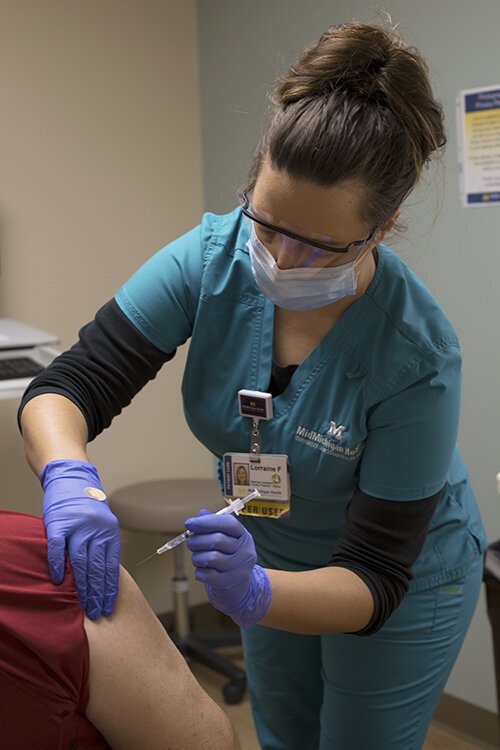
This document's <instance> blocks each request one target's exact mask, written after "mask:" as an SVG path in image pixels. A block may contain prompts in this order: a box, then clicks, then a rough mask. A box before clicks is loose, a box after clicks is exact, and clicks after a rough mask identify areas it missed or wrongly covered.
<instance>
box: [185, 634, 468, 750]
mask: <svg viewBox="0 0 500 750" xmlns="http://www.w3.org/2000/svg"><path fill="white" fill-rule="evenodd" d="M224 653H226V654H227V656H230V657H231V658H233V659H234V660H235V661H237V662H239V663H240V664H241V666H243V661H242V660H241V661H240V660H239V659H238V658H237V657H238V656H239V655H240V654H241V649H238V648H236V649H224ZM191 668H192V671H193V673H194V674H195V675H196V677H197V679H198V681H199V682H200V683H201V685H202V686H203V688H204V690H206V692H207V693H208V694H209V695H210V696H211V697H212V698H213V699H214V701H215V702H216V703H218V704H219V705H220V706H221V707H222V708H223V709H224V711H225V712H226V714H227V715H228V716H229V718H230V720H231V722H232V724H233V726H234V728H235V731H236V733H237V735H238V737H239V740H240V743H241V750H260V748H259V743H258V741H257V737H256V735H255V730H254V728H253V722H252V716H251V712H250V706H249V702H248V696H245V699H244V700H243V701H242V702H241V703H239V704H238V705H236V706H228V705H226V704H225V703H224V700H223V698H222V692H221V691H222V685H223V684H224V683H225V682H226V681H227V678H225V677H223V676H221V675H218V674H215V672H213V671H212V670H211V669H209V668H208V667H204V666H203V665H201V664H196V663H192V664H191ZM424 750H483V746H482V745H476V744H473V743H471V742H469V741H468V740H466V739H464V738H462V737H459V736H458V735H455V734H453V733H452V732H450V731H448V730H446V729H444V728H443V727H442V726H432V727H431V729H430V730H429V734H428V737H427V740H426V742H425V745H424Z"/></svg>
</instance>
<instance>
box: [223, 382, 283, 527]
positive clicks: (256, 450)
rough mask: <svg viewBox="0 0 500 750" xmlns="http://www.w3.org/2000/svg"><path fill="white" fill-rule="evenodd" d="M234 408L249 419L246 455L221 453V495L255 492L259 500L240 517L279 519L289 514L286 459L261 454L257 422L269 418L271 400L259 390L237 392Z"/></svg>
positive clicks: (270, 397)
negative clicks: (248, 448)
mask: <svg viewBox="0 0 500 750" xmlns="http://www.w3.org/2000/svg"><path fill="white" fill-rule="evenodd" d="M238 409H239V413H240V414H241V416H242V417H247V418H249V419H251V420H252V430H251V437H250V451H249V453H225V454H224V456H223V460H224V494H225V495H226V497H242V496H244V495H246V494H248V492H249V491H250V489H256V490H259V492H260V494H261V497H260V498H259V499H258V500H252V501H251V502H249V503H247V505H245V507H244V508H243V509H242V510H241V515H246V516H259V518H282V517H283V516H285V515H287V514H288V513H289V512H290V480H289V471H288V456H286V455H284V454H273V453H261V446H260V430H259V422H260V420H261V419H262V420H265V421H268V420H270V419H272V418H273V399H272V396H271V394H270V393H264V392H263V391H248V390H245V389H242V390H240V391H238Z"/></svg>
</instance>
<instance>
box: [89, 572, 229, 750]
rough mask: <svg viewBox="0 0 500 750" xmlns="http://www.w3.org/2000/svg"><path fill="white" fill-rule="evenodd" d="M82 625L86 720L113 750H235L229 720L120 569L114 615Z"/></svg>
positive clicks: (142, 597) (133, 584) (128, 577)
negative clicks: (85, 647) (86, 657)
mask: <svg viewBox="0 0 500 750" xmlns="http://www.w3.org/2000/svg"><path fill="white" fill-rule="evenodd" d="M84 626H85V632H86V634H87V639H88V642H89V650H90V675H89V702H88V705H87V710H86V715H87V717H88V718H89V719H90V721H92V723H93V724H95V726H96V727H97V728H98V729H99V731H100V732H101V733H102V734H103V736H104V737H105V738H106V740H107V742H108V743H109V744H110V745H111V747H112V748H113V750H137V748H138V747H140V748H141V750H162V748H165V750H167V748H168V750H190V749H191V748H193V750H194V748H196V750H237V748H238V747H239V745H238V743H237V741H236V739H235V737H234V733H233V730H232V727H231V724H230V722H229V720H228V719H227V717H226V715H225V714H224V712H223V711H222V709H221V708H220V707H219V706H217V704H216V703H214V701H213V700H212V699H211V698H210V697H209V696H208V695H207V694H206V693H205V692H204V690H202V688H201V687H200V685H199V684H198V682H197V681H196V680H195V678H194V677H193V675H192V674H191V672H190V670H189V669H188V667H187V665H186V662H185V661H184V658H183V657H182V656H181V654H180V653H179V651H178V650H177V648H176V647H175V646H174V644H173V643H172V641H171V639H170V638H169V637H168V635H167V633H166V632H165V630H164V628H163V627H162V626H161V624H160V623H159V621H158V619H157V618H156V616H155V615H154V613H153V611H152V610H151V608H150V606H149V605H148V603H147V602H146V600H145V598H144V596H143V594H142V593H141V591H140V590H139V588H138V586H137V584H136V583H135V581H134V580H133V579H132V577H131V576H130V575H129V574H128V573H127V572H126V570H125V569H124V568H120V588H119V594H118V599H117V603H116V608H115V611H114V612H113V614H112V615H111V616H110V617H100V618H99V619H98V620H96V621H92V620H90V619H88V618H87V617H85V618H84Z"/></svg>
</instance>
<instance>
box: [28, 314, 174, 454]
mask: <svg viewBox="0 0 500 750" xmlns="http://www.w3.org/2000/svg"><path fill="white" fill-rule="evenodd" d="M174 355H175V350H174V351H173V352H169V353H166V352H163V351H161V350H160V349H158V348H157V347H156V346H154V344H152V343H151V342H150V341H148V339H147V338H146V337H145V336H143V335H142V333H140V332H139V331H138V329H137V328H136V327H135V326H134V325H133V324H132V323H131V322H130V321H129V319H128V318H127V317H126V315H125V314H124V313H123V312H122V311H121V309H120V308H119V306H118V304H117V303H116V301H115V300H114V299H112V300H110V301H109V302H107V303H106V304H105V305H103V307H101V309H100V310H98V312H97V314H96V316H95V318H94V320H93V321H92V322H91V323H88V324H87V325H85V326H84V327H83V328H82V329H81V330H80V332H79V341H77V343H76V344H74V346H72V347H71V349H68V351H66V352H63V354H61V355H60V356H59V357H57V358H56V359H55V360H54V361H53V362H52V363H51V364H50V365H49V366H48V367H47V368H46V369H45V370H44V371H43V372H41V373H40V375H38V376H37V377H36V378H34V380H32V381H31V383H30V384H29V386H28V388H27V389H26V391H25V392H24V395H23V397H22V400H21V404H20V406H19V411H18V424H19V428H21V412H22V410H23V409H24V407H25V406H26V404H27V403H28V401H30V400H31V399H32V398H34V397H35V396H39V395H40V394H42V393H58V394H59V395H61V396H65V397H66V398H68V399H70V401H73V403H74V404H76V406H77V407H78V408H79V409H80V411H81V412H82V414H83V415H84V417H85V419H86V422H87V427H88V435H89V437H88V439H89V441H90V440H93V439H94V438H95V437H96V436H97V435H99V433H100V432H102V431H103V430H104V429H105V428H106V427H108V426H109V425H110V424H111V421H112V419H113V417H115V416H116V415H117V414H119V413H120V412H121V410H122V409H123V408H124V407H125V406H128V404H129V403H130V402H131V401H132V398H133V397H134V396H135V394H136V393H138V392H139V391H140V390H141V388H142V387H143V386H144V385H145V384H146V383H147V382H148V381H149V380H152V379H153V378H154V377H156V375H157V373H158V371H159V369H160V367H161V366H162V365H163V363H164V362H167V361H168V360H170V359H172V357H173V356H174Z"/></svg>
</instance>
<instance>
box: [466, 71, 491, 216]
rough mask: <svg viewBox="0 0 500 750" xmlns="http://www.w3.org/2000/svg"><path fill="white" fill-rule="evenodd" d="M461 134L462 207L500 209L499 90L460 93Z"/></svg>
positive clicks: (486, 88)
mask: <svg viewBox="0 0 500 750" xmlns="http://www.w3.org/2000/svg"><path fill="white" fill-rule="evenodd" d="M458 131H459V159H460V177H461V186H460V187H461V197H462V203H463V205H464V206H465V207H473V206H495V205H496V206H500V86H488V87H486V86H485V87H482V88H476V89H467V90H464V91H461V92H460V96H459V100H458Z"/></svg>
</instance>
